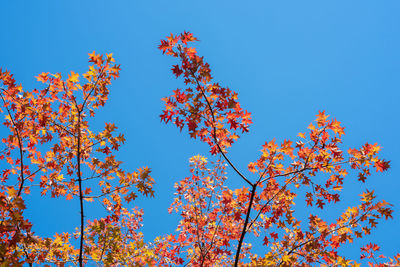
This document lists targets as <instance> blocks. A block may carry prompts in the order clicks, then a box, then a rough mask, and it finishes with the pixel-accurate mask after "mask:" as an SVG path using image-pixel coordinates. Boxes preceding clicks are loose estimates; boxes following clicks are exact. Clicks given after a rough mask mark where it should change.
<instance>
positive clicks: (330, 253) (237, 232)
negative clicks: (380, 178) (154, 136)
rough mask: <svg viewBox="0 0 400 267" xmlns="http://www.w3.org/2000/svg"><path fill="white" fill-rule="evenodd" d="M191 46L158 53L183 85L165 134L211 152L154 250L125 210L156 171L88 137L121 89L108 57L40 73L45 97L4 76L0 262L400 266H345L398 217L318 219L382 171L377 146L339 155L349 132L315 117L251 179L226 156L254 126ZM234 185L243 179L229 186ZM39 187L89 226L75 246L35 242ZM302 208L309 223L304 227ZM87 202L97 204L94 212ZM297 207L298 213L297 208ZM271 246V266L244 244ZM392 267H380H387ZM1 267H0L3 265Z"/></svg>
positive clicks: (111, 130)
mask: <svg viewBox="0 0 400 267" xmlns="http://www.w3.org/2000/svg"><path fill="white" fill-rule="evenodd" d="M194 41H197V39H196V38H195V37H193V35H192V34H191V33H187V32H184V33H182V34H180V35H176V36H174V35H172V34H171V35H170V36H169V37H167V39H165V40H162V41H161V44H160V46H159V49H160V50H161V51H162V52H163V53H164V54H167V55H170V56H173V57H175V58H177V59H178V61H179V63H178V64H177V65H174V66H173V68H172V72H173V73H174V74H175V76H176V77H177V78H178V77H183V78H184V84H185V89H176V90H174V91H173V95H171V96H170V97H165V98H163V101H164V103H165V109H164V110H163V112H162V114H161V116H160V117H161V121H164V122H165V123H173V124H175V125H176V127H178V128H179V129H180V130H181V131H182V130H184V129H185V131H186V129H187V131H188V133H189V135H190V137H192V138H195V139H199V140H201V141H203V142H205V143H207V144H208V145H209V146H210V153H211V155H210V156H211V157H213V158H215V160H213V161H211V162H209V161H208V160H207V158H206V157H204V156H201V155H196V156H193V157H192V158H191V159H190V176H188V177H186V178H184V179H183V180H181V181H180V182H178V183H176V185H175V189H176V193H175V194H176V198H174V200H173V202H172V204H171V207H170V209H169V211H170V212H176V213H178V214H179V215H180V216H181V220H180V222H179V225H178V228H177V232H176V233H173V234H168V235H165V236H161V237H159V238H157V239H156V240H154V241H153V242H150V243H146V242H145V241H144V238H143V234H142V233H141V232H140V226H141V222H142V216H143V212H142V211H141V210H140V209H139V208H136V207H135V208H128V207H129V205H128V204H129V203H130V202H131V201H133V200H135V199H136V198H137V196H138V194H141V195H143V196H144V197H151V196H153V195H154V191H153V189H152V187H153V184H154V180H153V178H152V177H151V176H150V169H149V168H148V167H141V168H139V169H137V170H136V171H134V172H126V171H124V170H122V169H121V168H120V165H121V162H120V161H118V160H116V158H115V155H114V154H115V151H117V150H118V149H119V147H120V146H121V145H122V144H123V143H124V141H125V139H124V136H123V135H122V134H117V133H116V126H115V125H114V124H112V123H106V124H105V127H104V130H103V131H100V132H97V133H95V132H93V130H91V129H90V127H89V117H94V116H95V115H96V111H97V109H98V108H100V107H102V106H104V105H105V103H106V101H107V99H108V94H109V88H108V87H109V85H110V84H111V81H112V80H113V79H115V78H117V77H118V76H119V70H120V68H119V65H115V64H114V59H113V57H112V55H111V54H110V55H106V56H105V57H104V56H101V55H98V54H96V53H95V52H93V53H91V54H89V58H90V60H89V62H90V63H91V65H90V67H89V70H88V72H86V73H84V74H83V75H79V74H77V73H74V72H71V74H70V75H68V78H62V76H61V74H50V73H42V74H40V75H38V76H37V79H38V81H40V82H42V83H43V84H44V85H45V86H44V87H43V89H41V90H36V89H35V90H32V91H25V90H24V89H23V88H22V86H20V85H17V84H16V82H15V80H14V78H13V76H12V74H10V73H9V72H8V71H1V70H0V80H1V82H2V86H1V94H0V95H1V99H2V104H3V105H2V112H3V113H4V114H5V122H4V125H5V126H6V127H8V128H9V129H10V134H9V135H8V136H7V137H5V138H3V139H2V141H3V143H4V146H5V148H4V149H3V150H2V151H1V155H0V160H2V161H3V163H4V164H3V165H2V166H8V167H5V168H3V169H2V175H1V177H0V179H1V184H0V201H1V206H0V208H1V215H2V221H1V225H0V238H1V243H0V261H1V262H2V264H3V265H4V266H7V265H13V266H18V265H22V264H24V263H25V264H29V265H30V266H33V264H47V265H51V264H55V265H57V266H64V265H79V266H82V265H85V264H93V263H97V264H99V265H105V266H114V265H124V266H143V265H149V266H170V265H182V264H185V266H232V265H234V266H238V265H241V266H310V265H325V266H359V265H360V263H361V262H363V261H366V262H368V261H369V264H370V265H373V266H387V265H384V262H385V263H387V264H392V265H393V266H394V265H395V264H397V265H398V264H400V254H397V255H396V256H394V257H393V258H386V257H384V256H382V255H381V256H379V257H377V256H375V253H376V252H377V251H378V250H379V247H378V246H377V245H376V244H367V245H366V246H365V247H363V248H361V257H360V259H348V258H346V257H344V256H342V255H341V251H340V250H339V249H340V247H341V246H342V245H345V244H348V243H351V242H352V241H353V240H354V239H356V238H362V237H363V236H365V235H369V234H370V233H371V231H372V230H373V228H375V227H376V225H377V224H378V222H379V221H380V220H381V219H388V218H391V217H392V212H393V211H392V209H391V205H390V204H389V203H387V202H385V201H384V200H377V198H376V196H375V194H374V191H373V190H366V191H365V192H364V193H363V194H362V195H361V196H360V201H359V203H355V204H354V205H353V206H349V207H348V208H347V209H346V210H344V211H343V213H342V214H341V215H340V216H339V217H338V218H336V220H333V221H331V220H329V221H328V220H327V219H323V218H322V216H321V215H320V213H319V212H318V211H317V209H320V210H324V209H326V207H327V206H328V205H335V203H338V202H340V201H341V190H342V186H343V184H344V179H345V178H346V177H347V176H349V175H352V176H357V177H358V180H359V182H360V183H365V181H366V179H367V178H368V176H370V175H371V172H372V171H373V170H375V171H377V172H383V171H386V170H387V169H388V168H389V162H388V161H385V160H383V159H381V158H379V156H378V155H379V151H380V147H379V146H378V145H377V144H368V143H367V144H365V145H364V146H362V147H361V148H351V149H348V150H347V152H345V151H344V149H343V148H342V139H341V137H342V135H344V128H343V127H342V126H341V123H340V122H339V121H337V120H336V119H330V118H329V116H328V115H326V114H325V112H324V111H322V112H319V113H318V114H317V118H316V120H315V122H314V123H311V124H310V125H309V126H308V131H307V132H305V133H299V135H298V137H299V140H297V141H291V140H284V142H282V143H281V144H278V143H277V142H276V141H275V140H272V141H269V142H265V144H264V145H262V149H261V155H260V156H259V158H257V159H255V161H253V162H250V163H249V164H248V170H249V171H250V172H251V173H252V177H247V176H245V175H244V174H243V173H242V172H241V171H240V170H239V167H238V166H236V165H234V164H233V163H232V162H231V160H230V159H229V157H228V148H229V147H231V146H232V144H233V143H234V142H235V141H236V140H237V139H238V138H239V136H240V135H241V134H244V133H246V132H248V131H249V126H250V124H251V123H252V121H251V115H250V113H249V112H248V111H246V110H244V109H242V107H241V106H240V103H239V101H238V95H237V93H236V92H234V91H232V90H231V89H229V88H225V87H222V86H220V85H219V84H218V83H216V82H213V78H212V76H211V70H210V67H209V65H208V64H207V63H206V62H205V61H204V58H203V57H200V56H198V55H197V51H196V49H195V48H194V47H191V46H190V45H189V44H190V43H191V42H194ZM227 166H229V167H230V168H232V169H233V170H234V172H235V173H236V174H237V175H238V176H239V177H240V178H241V179H242V180H243V182H244V185H243V186H242V187H241V188H236V189H233V188H229V187H228V186H227V185H226V180H227V179H228V178H227V177H226V167H227ZM232 179H234V178H232ZM32 186H39V187H40V190H41V195H46V194H50V195H51V196H52V197H65V198H66V200H71V199H73V198H77V199H79V203H80V225H79V227H78V228H77V231H76V232H75V233H61V234H60V233H58V234H55V236H53V237H39V236H37V235H35V233H34V232H33V230H32V224H31V222H30V221H29V220H28V219H27V218H25V217H24V210H25V209H26V206H25V201H24V199H25V198H24V197H25V196H26V195H27V194H29V193H30V188H31V187H32ZM302 195H304V196H305V205H306V206H311V207H314V206H315V207H317V209H315V208H310V215H309V217H308V221H306V220H304V218H298V217H297V216H296V212H295V211H296V208H298V206H299V205H300V204H301V203H300V202H301V201H302V199H301V196H302ZM94 200H96V201H98V202H99V203H101V204H102V206H103V207H104V209H105V211H106V212H107V216H105V217H104V218H99V219H95V220H87V221H85V209H88V208H89V207H90V206H89V205H94V203H91V202H94ZM87 202H89V203H87ZM295 204H297V206H295ZM248 235H253V236H254V237H255V238H258V239H260V240H261V242H262V243H263V247H262V251H263V253H262V255H258V254H256V253H255V252H254V247H253V245H252V244H251V243H247V242H246V237H247V236H248ZM382 258H383V259H382ZM3 265H2V266H3Z"/></svg>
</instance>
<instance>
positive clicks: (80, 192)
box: [76, 110, 85, 267]
mask: <svg viewBox="0 0 400 267" xmlns="http://www.w3.org/2000/svg"><path fill="white" fill-rule="evenodd" d="M80 124H81V112H80V111H79V110H78V140H77V142H78V143H77V154H76V160H77V165H78V170H77V175H78V183H79V202H80V210H81V236H80V242H79V258H78V261H79V266H80V267H82V266H83V239H84V236H83V234H84V224H85V222H84V211H83V191H82V174H81V125H80Z"/></svg>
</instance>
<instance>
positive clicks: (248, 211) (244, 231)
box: [234, 184, 257, 267]
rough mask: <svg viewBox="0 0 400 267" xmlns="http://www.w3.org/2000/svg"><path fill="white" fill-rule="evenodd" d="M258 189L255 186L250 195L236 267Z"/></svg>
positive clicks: (255, 185) (237, 252)
mask: <svg viewBox="0 0 400 267" xmlns="http://www.w3.org/2000/svg"><path fill="white" fill-rule="evenodd" d="M256 189H257V184H254V185H253V188H252V190H251V195H250V201H249V206H248V208H247V212H246V219H245V221H244V225H243V229H242V234H241V235H240V239H239V243H238V246H237V249H236V256H235V264H234V266H235V267H237V266H238V264H239V256H240V250H241V249H242V244H243V240H244V236H245V235H246V232H247V231H246V230H247V224H248V223H249V218H250V212H251V206H252V205H253V199H254V195H255V194H256Z"/></svg>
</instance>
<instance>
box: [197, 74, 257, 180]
mask: <svg viewBox="0 0 400 267" xmlns="http://www.w3.org/2000/svg"><path fill="white" fill-rule="evenodd" d="M190 74H191V75H192V77H193V78H194V79H195V81H196V83H197V86H198V87H199V89H200V92H201V94H202V95H203V97H204V99H205V101H206V103H207V106H208V109H209V110H210V112H211V117H212V120H213V139H214V143H215V144H216V145H217V147H218V150H219V152H220V153H221V154H222V156H223V157H224V159H225V160H226V161H227V162H228V163H229V165H230V166H231V167H232V169H233V170H234V171H235V172H236V173H237V174H238V175H239V176H240V177H242V179H243V180H245V181H246V182H247V183H248V184H249V185H251V186H253V183H252V182H250V181H249V179H247V178H246V176H244V175H243V174H242V173H241V172H240V171H239V170H238V169H237V168H236V166H235V165H234V164H233V163H232V162H231V161H230V160H229V158H228V157H227V156H226V154H225V152H224V151H223V150H222V148H221V146H220V145H219V142H218V139H217V129H216V126H215V124H216V120H215V115H214V110H213V108H212V107H211V104H210V101H208V99H207V96H206V94H205V92H204V90H203V87H202V86H201V84H200V82H199V80H198V78H197V76H196V75H195V73H194V72H193V71H192V70H190Z"/></svg>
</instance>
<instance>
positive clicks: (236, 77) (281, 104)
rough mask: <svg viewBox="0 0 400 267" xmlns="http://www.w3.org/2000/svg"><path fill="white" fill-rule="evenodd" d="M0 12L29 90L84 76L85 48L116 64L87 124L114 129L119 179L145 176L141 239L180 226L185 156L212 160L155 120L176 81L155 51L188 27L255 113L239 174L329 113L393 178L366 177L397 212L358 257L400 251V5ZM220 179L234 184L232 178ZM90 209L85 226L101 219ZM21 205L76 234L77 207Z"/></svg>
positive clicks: (185, 5) (219, 76)
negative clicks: (120, 138) (145, 169)
mask: <svg viewBox="0 0 400 267" xmlns="http://www.w3.org/2000/svg"><path fill="white" fill-rule="evenodd" d="M0 9H1V16H0V23H1V37H0V41H1V42H0V67H3V68H7V69H9V70H10V71H11V72H12V73H14V74H15V78H16V79H17V81H18V82H19V83H22V84H23V86H24V87H25V88H35V87H40V86H41V84H40V83H38V82H37V81H36V79H35V78H34V76H37V74H39V73H41V72H52V73H56V72H61V73H63V74H67V73H69V72H70V71H71V70H74V71H75V72H80V73H82V72H85V71H86V67H87V65H88V63H87V58H88V56H87V54H88V53H89V52H92V51H93V50H95V51H96V52H99V53H110V52H112V53H113V54H114V57H115V58H116V61H117V63H120V64H121V68H122V71H121V77H120V79H118V80H117V81H115V82H114V83H113V85H112V86H111V95H110V100H109V102H108V103H107V105H106V107H105V108H104V109H103V110H102V111H101V112H99V113H98V116H97V119H96V121H95V122H93V123H94V126H95V127H100V126H101V125H103V122H104V121H106V122H115V123H116V125H117V126H118V127H119V130H120V131H121V132H122V133H124V134H125V137H126V139H127V142H126V145H125V146H124V147H123V148H122V149H121V151H120V153H119V154H118V156H119V159H120V160H122V161H124V168H125V169H126V170H131V171H133V170H135V169H136V168H137V167H140V166H144V165H147V166H149V167H150V168H152V170H153V177H154V178H155V180H156V186H155V190H156V196H155V198H154V199H150V200H149V199H145V200H138V201H137V205H138V206H140V207H142V208H143V209H144V212H145V217H144V227H143V231H144V234H145V239H146V240H149V241H150V240H152V239H153V238H154V237H155V236H158V235H163V234H166V233H170V232H172V231H174V229H175V228H176V221H177V217H175V216H174V215H169V214H168V213H167V208H168V206H169V203H171V202H172V198H173V184H174V182H176V181H178V180H180V179H182V178H184V177H185V176H186V175H188V173H189V172H188V159H189V157H191V156H193V155H195V154H198V153H201V154H204V155H205V156H207V157H209V155H208V147H207V145H206V144H202V143H200V142H198V141H196V140H190V139H189V137H188V136H187V135H186V134H182V133H179V130H177V129H176V128H175V127H173V126H171V125H167V126H165V125H163V124H161V123H160V119H159V114H160V113H161V110H162V108H163V103H162V101H161V100H160V99H161V98H162V97H164V96H168V95H170V94H171V93H172V90H173V89H176V88H177V87H181V88H182V87H183V82H182V81H181V80H179V79H178V80H177V79H175V77H174V76H173V75H172V73H171V71H170V68H171V65H172V64H175V62H174V60H173V59H172V58H169V57H166V56H163V55H162V54H161V53H160V51H158V49H157V45H158V44H159V41H160V39H161V38H164V37H165V36H166V35H169V34H170V33H171V32H172V33H180V32H182V31H184V30H186V31H190V32H192V33H193V34H194V35H195V36H196V37H197V38H198V39H199V40H200V41H201V42H199V43H198V45H197V50H198V51H199V54H200V55H203V56H205V59H206V61H208V62H209V63H210V65H211V69H212V71H213V77H214V79H215V81H218V82H220V84H221V85H223V86H228V87H230V88H231V89H233V90H235V91H236V92H238V94H239V100H240V102H241V104H242V107H244V108H245V109H247V110H249V111H250V112H251V113H252V116H253V122H254V124H253V125H252V126H251V128H250V133H248V134H247V135H244V136H243V137H242V138H240V139H239V141H238V142H237V143H236V144H235V145H234V146H233V147H232V149H230V151H229V154H230V157H231V158H232V160H233V161H234V162H235V163H236V164H237V165H238V167H239V168H241V169H242V170H245V169H246V166H247V163H248V162H249V161H254V160H255V159H256V158H258V157H259V150H260V149H261V145H262V144H263V143H264V142H265V141H267V140H271V139H273V138H276V139H277V141H279V142H281V141H283V140H284V139H285V138H290V139H295V138H296V135H297V133H298V132H304V131H305V129H306V127H307V126H308V124H309V123H310V122H311V121H312V120H314V118H315V117H314V115H315V114H316V113H317V112H318V110H326V112H327V113H328V114H331V115H332V116H334V117H336V118H337V119H338V120H339V121H341V122H342V125H343V126H345V127H346V130H345V131H346V136H345V138H344V147H345V148H348V147H359V146H361V145H362V144H364V143H365V142H371V143H375V142H378V143H379V144H380V145H381V146H382V147H383V151H382V155H383V157H384V158H385V159H388V160H391V166H392V167H391V169H390V171H389V172H387V173H384V174H379V175H376V174H375V173H374V175H373V176H372V177H371V178H370V179H369V182H368V183H367V188H375V189H376V194H377V195H378V196H380V197H381V198H384V199H385V200H386V201H388V202H390V203H393V204H394V205H395V206H394V209H395V213H394V219H393V220H391V221H388V222H383V223H382V224H380V225H379V226H378V228H377V229H376V231H375V234H374V236H372V237H370V238H368V239H365V241H363V242H362V243H357V246H359V245H360V244H364V243H367V242H370V241H374V242H378V243H379V244H380V245H381V247H382V249H383V252H384V253H386V254H388V255H393V254H394V253H395V252H396V249H397V248H400V230H399V228H398V226H399V225H400V199H399V197H398V191H399V189H400V182H399V177H400V164H399V160H400V156H399V153H400V146H399V137H400V135H399V130H400V126H399V122H400V120H399V115H400V111H399V99H400V93H399V85H400V79H399V70H400V68H399V67H400V49H399V47H400V27H399V25H400V24H399V23H400V16H399V14H400V2H399V1H397V0H393V1H391V0H386V1H370V0H354V1H345V0H337V1H317V0H315V1H265V0H257V1H232V0H230V1H225V0H219V1H209V0H203V1H188V0H181V1H151V0H145V1H144V0H143V1H138V0H135V1H122V0H121V1H103V0H101V1H100V0H97V1H54V0H53V1H3V2H2V4H1V7H0ZM0 134H1V135H2V136H4V135H5V134H6V131H5V129H4V127H2V128H0ZM1 164H4V163H1V162H0V166H1ZM0 169H1V168H0ZM355 179H356V178H355V177H352V176H348V180H349V182H348V183H346V184H345V185H346V186H347V188H345V190H344V193H345V194H346V195H347V196H351V194H359V193H360V192H361V191H360V190H361V189H363V188H364V187H365V186H364V185H361V186H360V184H359V183H354V182H352V180H355ZM229 181H230V183H231V184H232V185H234V186H240V187H241V186H242V185H244V184H242V183H241V181H240V179H239V177H237V176H235V175H234V174H233V173H230V177H229ZM349 199H350V197H349ZM347 204H351V203H347ZM344 205H346V203H344ZM344 205H343V206H339V208H336V207H333V206H328V207H327V210H328V212H329V211H330V210H331V211H332V212H335V211H336V210H337V209H341V208H342V209H343V208H344ZM87 207H88V209H90V210H89V216H95V215H97V214H98V211H97V210H96V209H95V208H90V206H89V205H87ZM28 208H29V209H28V211H27V215H28V216H30V218H31V221H32V222H33V223H34V230H35V231H36V232H38V233H40V234H44V235H52V234H53V233H55V232H63V231H70V232H72V231H73V229H74V227H75V226H78V225H79V213H78V202H77V201H75V200H73V201H70V202H69V203H67V204H65V199H62V200H59V201H57V200H54V199H51V198H45V199H39V200H35V199H33V198H32V199H31V200H30V201H29V203H28ZM348 248H350V249H349V251H354V253H358V252H357V251H358V247H355V246H353V247H351V246H350V247H348ZM355 258H358V256H357V257H355Z"/></svg>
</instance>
